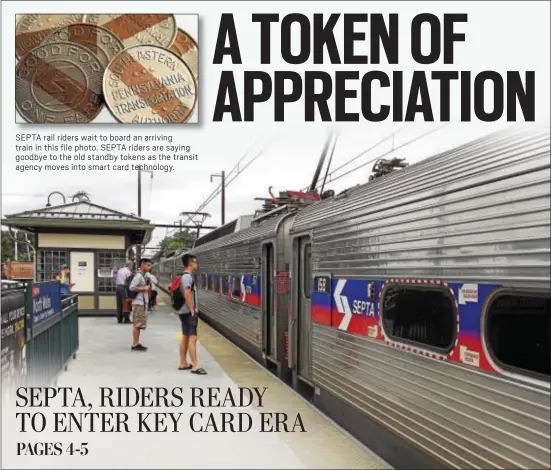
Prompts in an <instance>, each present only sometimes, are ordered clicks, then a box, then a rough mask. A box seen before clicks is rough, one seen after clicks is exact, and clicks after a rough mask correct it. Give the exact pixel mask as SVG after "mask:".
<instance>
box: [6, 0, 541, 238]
mask: <svg viewBox="0 0 551 470" xmlns="http://www.w3.org/2000/svg"><path fill="white" fill-rule="evenodd" d="M77 3H80V2H75V5H76V4H77ZM84 3H86V7H87V8H89V9H90V11H88V12H86V13H105V12H104V11H103V10H101V8H104V6H103V5H102V3H103V2H97V3H94V4H92V3H89V2H83V4H84ZM138 3H139V2H134V3H132V2H125V8H126V11H127V12H128V13H131V12H133V11H136V12H137V9H139V8H140V6H139V5H138ZM63 5H64V3H63V2H55V3H54V2H46V1H44V2H41V10H42V12H44V13H46V12H65V13H67V12H66V11H64V10H63V9H64V8H65V6H63ZM297 5H299V4H298V3H297V2H292V3H291V2H286V3H278V2H231V8H228V7H229V6H230V3H228V2H219V3H216V2H162V3H161V2H159V4H158V5H157V7H158V10H159V11H158V12H159V13H161V12H170V13H178V12H181V13H190V12H195V13H198V14H199V17H200V24H199V50H200V51H201V55H200V67H199V69H200V72H199V74H200V77H201V78H200V88H199V90H200V98H199V103H200V108H199V121H200V124H198V125H186V126H163V125H152V126H131V125H122V124H111V125H108V124H96V125H84V126H48V127H46V126H41V127H39V128H37V127H36V126H31V125H22V124H16V123H15V116H14V114H15V113H13V114H12V113H10V112H6V111H3V113H2V149H3V152H2V212H3V215H5V214H10V213H14V212H18V211H23V210H29V209H34V208H41V207H44V206H45V204H46V198H47V195H48V194H49V193H50V192H51V191H56V190H57V191H61V192H63V193H65V194H66V195H67V196H69V195H72V194H74V193H75V192H76V191H79V190H83V191H86V192H88V193H89V194H90V197H91V200H92V201H93V202H95V203H97V204H100V205H103V206H107V207H110V208H113V209H116V210H120V211H124V212H129V213H132V212H133V213H136V212H137V172H128V173H121V174H114V173H100V172H96V173H93V172H85V173H84V172H83V173H75V172H67V173H63V172H62V173H40V174H24V173H19V172H17V171H16V170H15V163H14V161H13V158H12V157H11V156H12V155H13V154H14V145H15V140H14V136H15V134H16V133H18V132H35V131H37V130H39V131H40V132H43V133H50V132H58V133H59V132H66V133H69V134H75V135H76V134H82V133H90V132H91V133H105V134H128V133H130V132H131V133H140V134H142V135H145V134H150V135H151V134H154V133H167V134H170V135H172V136H173V138H174V141H173V143H182V144H187V145H191V146H192V148H193V151H194V152H196V153H197V154H198V155H199V161H197V162H182V163H179V164H177V165H178V167H177V171H174V172H173V173H155V175H154V177H153V179H152V180H151V179H150V177H149V175H148V174H144V175H143V182H142V188H143V197H142V201H143V204H142V216H143V217H145V218H147V219H149V220H151V221H152V222H153V223H163V224H166V223H173V222H176V221H178V220H179V217H178V214H179V213H180V212H182V211H194V210H196V209H197V207H198V206H199V205H200V204H201V202H202V201H203V200H204V199H205V198H206V197H207V196H208V195H209V194H210V193H211V192H212V191H213V190H214V188H215V187H216V185H217V184H218V180H215V182H214V183H211V182H210V179H209V177H210V174H212V173H217V172H220V171H221V170H225V171H226V172H229V171H230V170H231V169H232V168H233V166H234V165H235V164H236V163H237V161H238V160H239V159H240V158H241V157H242V156H243V155H244V154H245V153H246V151H247V150H248V149H249V147H251V146H254V148H253V152H252V153H251V156H254V155H255V151H260V150H264V152H263V154H262V155H261V156H260V157H259V158H258V159H257V160H256V161H255V162H254V163H253V164H252V165H251V166H250V167H249V168H247V169H246V170H245V171H244V172H243V173H242V174H241V175H240V176H239V177H238V178H237V179H235V181H233V182H232V183H231V184H230V185H229V186H228V188H227V191H226V197H227V202H226V211H227V213H226V221H230V220H231V219H233V218H235V217H237V216H238V215H241V214H250V213H253V212H254V210H255V209H256V208H258V207H260V205H261V202H260V201H254V198H255V197H268V187H269V186H273V188H274V191H275V192H276V194H277V192H278V191H280V190H286V189H291V190H296V189H300V188H304V187H305V186H307V185H308V184H309V183H310V181H311V179H312V176H313V174H314V171H315V168H316V164H317V162H318V159H319V157H320V152H321V150H322V148H323V145H324V141H325V138H326V134H327V131H328V127H327V125H325V124H319V123H318V124H305V123H304V122H303V120H304V117H303V110H304V102H303V101H301V102H299V103H295V104H292V105H289V107H288V109H289V111H288V113H287V114H286V123H285V124H277V125H276V124H274V123H273V100H271V101H270V102H269V103H265V104H262V105H260V106H258V107H257V110H256V112H255V122H253V123H232V122H229V121H225V122H222V123H213V122H212V116H213V110H214V105H215V101H216V95H217V91H218V86H219V81H220V73H221V72H222V71H223V70H229V69H233V70H234V71H235V77H236V84H237V86H238V90H239V96H240V98H242V96H243V93H242V87H243V79H242V77H243V75H242V71H243V70H266V71H268V72H270V73H271V72H273V71H274V70H296V71H298V72H300V73H302V72H304V71H305V70H325V71H328V72H330V73H332V72H333V71H334V70H336V69H341V70H342V69H352V70H359V71H360V73H361V74H363V73H365V72H366V71H367V70H370V69H372V68H373V67H372V66H371V65H367V66H334V65H331V64H329V63H325V64H323V65H313V64H312V63H311V61H310V62H308V63H306V64H304V65H301V66H291V65H289V64H286V63H284V62H283V61H282V59H281V58H280V54H279V33H278V32H277V28H274V35H273V39H272V57H273V60H272V63H271V64H270V65H263V64H261V63H260V59H259V43H258V41H257V39H258V35H259V34H258V32H259V28H258V24H253V23H252V22H251V13H253V12H254V13H256V12H258V13H261V12H273V11H277V12H280V14H281V15H282V16H283V15H284V14H285V13H290V12H294V11H297V8H298V9H299V10H300V11H301V12H303V13H305V14H308V15H310V14H312V13H313V12H324V11H325V13H329V12H333V10H334V8H335V7H334V5H335V3H334V2H325V3H324V2H302V3H300V8H299V7H297ZM338 5H339V7H338V10H339V11H340V12H343V13H344V12H355V13H357V12H358V10H362V11H365V8H363V7H359V6H361V5H362V3H360V2H344V1H343V2H339V4H338ZM495 6H496V3H494V2H464V3H455V2H425V3H423V2H399V3H393V2H369V10H370V11H374V12H381V13H390V12H398V13H399V14H400V38H401V39H402V40H403V43H401V48H400V51H401V59H400V64H399V66H392V67H390V66H388V64H385V63H383V64H380V65H377V68H378V69H380V70H383V71H386V72H390V70H391V69H393V70H395V69H399V70H404V71H405V76H404V77H405V82H406V83H407V80H408V74H411V72H412V71H413V70H426V71H430V70H450V69H453V70H470V71H472V72H473V74H475V73H479V72H480V71H483V70H496V71H498V72H500V73H502V74H506V72H507V71H508V70H520V71H526V70H535V71H536V86H537V89H536V93H537V105H536V119H537V122H539V123H540V124H541V123H544V122H546V123H548V122H549V102H550V99H549V83H550V81H549V64H550V61H549V56H550V46H549V41H548V38H549V4H548V3H546V2H536V3H530V2H525V4H523V7H522V8H520V9H519V3H515V2H504V3H500V4H499V9H500V14H499V20H498V21H496V18H497V17H496V12H495ZM32 10H33V3H32V2H2V14H3V18H7V17H9V15H14V14H15V13H16V12H17V13H23V12H25V11H26V12H32V13H34V11H32ZM230 10H231V11H233V12H234V14H235V22H236V26H237V30H238V37H239V41H240V48H241V55H242V58H243V65H232V64H231V63H229V62H228V60H226V61H225V62H224V64H222V65H213V64H212V58H213V52H214V49H215V44H216V38H217V34H218V26H219V21H220V14H221V13H222V12H223V11H230ZM424 11H430V12H434V13H436V14H442V13H444V12H453V13H457V12H466V13H468V15H469V23H468V24H466V25H462V26H461V28H459V27H458V29H460V30H461V31H462V32H465V34H466V37H467V40H466V42H464V43H461V44H460V45H456V53H455V56H454V59H455V63H454V64H453V65H443V64H442V62H441V61H440V62H438V63H437V64H434V65H430V66H420V65H419V64H415V63H414V62H412V60H411V58H410V57H408V55H407V52H408V45H407V38H408V37H409V31H408V30H407V28H408V27H409V23H410V22H411V19H412V18H413V16H414V15H416V14H419V13H421V12H424ZM2 29H3V31H2V37H3V42H2V61H3V62H2V65H3V67H2V73H3V76H2V102H3V108H4V109H14V108H15V103H14V93H13V90H14V74H13V66H14V65H15V59H14V58H13V50H14V43H13V37H14V23H12V22H9V21H5V20H4V19H3V24H2ZM357 29H358V30H362V31H363V30H366V31H368V29H367V27H366V26H365V27H360V26H358V28H357ZM511 31H514V32H515V33H514V34H511ZM335 34H336V37H337V38H342V21H340V22H339V24H338V25H337V27H336V28H335ZM293 39H294V41H296V39H297V37H294V38H293ZM293 46H294V48H295V50H296V47H295V46H296V42H293ZM338 47H339V48H340V50H341V53H342V43H341V40H340V39H339V41H338ZM360 48H361V46H360ZM359 52H362V51H361V50H360V51H359ZM326 57H327V56H326ZM409 76H410V75H409ZM437 87H438V86H437V84H434V85H432V86H431V94H432V97H436V96H437V95H438V88H437ZM406 97H407V92H406ZM451 100H452V103H453V107H454V108H455V109H458V107H459V102H460V98H459V96H458V94H457V88H454V89H452V93H451ZM388 101H389V91H388V90H387V91H384V90H383V91H382V92H381V93H380V94H378V95H377V97H376V103H375V105H378V104H382V103H387V102H388ZM359 103H360V101H359V100H357V101H356V103H355V104H352V105H351V106H350V107H347V111H355V110H356V111H357V108H358V106H359ZM438 107H439V102H438V100H437V99H435V100H434V101H433V109H434V112H435V116H436V117H438ZM330 108H331V109H332V107H330ZM452 116H453V117H454V118H455V117H457V114H456V113H453V114H452ZM440 125H441V124H439V123H422V122H420V123H415V124H406V126H405V127H404V124H403V123H396V124H394V123H387V122H384V123H380V124H370V123H366V122H362V123H357V124H344V125H342V126H341V127H340V130H341V133H340V136H339V140H338V142H337V146H336V149H335V154H334V158H333V163H332V167H333V168H336V167H338V166H340V165H342V164H343V163H344V162H345V161H347V160H349V159H351V158H353V157H355V156H356V155H358V154H359V153H360V152H363V151H365V150H367V149H369V148H370V147H371V146H373V145H374V144H375V143H376V142H378V141H379V140H381V139H383V138H384V137H386V136H389V135H390V134H392V133H393V132H395V133H396V134H395V138H394V147H398V146H400V145H402V144H404V143H406V142H408V141H410V140H411V139H414V138H415V137H417V136H420V135H422V134H424V133H426V132H427V131H429V130H431V129H435V128H437V127H439V126H440ZM506 125H507V124H506V123H504V122H503V121H501V122H499V123H496V124H483V123H479V122H474V123H462V124H457V125H448V126H447V127H446V128H444V129H442V130H439V131H437V132H435V133H433V134H431V135H429V136H427V137H425V138H423V139H420V140H419V141H417V142H415V143H414V144H411V145H408V146H405V147H403V148H401V149H399V150H397V151H396V152H395V153H393V154H392V155H391V156H398V157H405V158H407V160H408V161H409V162H410V163H415V162H417V161H419V160H421V159H423V158H426V157H430V156H432V155H434V154H435V153H438V152H441V151H444V150H447V149H449V148H451V147H454V146H457V145H460V144H462V143H464V142H467V141H470V140H473V139H476V138H477V137H480V136H481V135H484V134H486V133H489V132H491V131H493V130H496V129H498V128H503V127H504V126H506ZM270 141H271V144H270V145H268V146H265V143H266V142H270ZM392 145H393V142H392V139H389V140H388V141H387V142H385V143H384V144H382V145H381V146H379V147H378V148H376V149H374V150H373V151H371V152H369V153H368V154H366V155H364V156H363V157H362V158H359V159H358V160H357V161H355V162H354V163H352V164H351V165H349V166H348V167H346V168H344V169H343V170H341V172H342V171H348V170H350V169H353V168H355V167H356V166H357V165H359V164H361V163H364V162H366V161H368V160H371V159H374V158H376V157H377V156H378V155H381V154H383V153H385V152H387V151H388V150H390V149H391V148H392ZM247 161H248V160H247V159H246V160H245V161H244V162H243V164H246V163H247ZM372 165H373V164H372V163H371V164H369V165H367V166H366V167H364V168H363V169H362V170H359V171H356V172H354V173H352V174H350V175H349V176H347V177H344V178H341V179H339V180H338V181H335V182H334V183H328V184H327V188H328V189H334V190H335V191H339V190H342V189H344V188H346V187H349V186H352V185H355V184H358V183H360V184H361V183H364V182H366V181H367V179H368V177H369V174H370V171H371V167H372ZM337 174H338V173H337ZM57 202H61V201H60V199H59V197H56V196H54V197H53V198H52V203H57ZM204 210H205V211H207V212H209V213H210V214H211V216H212V217H211V218H210V219H207V221H206V222H205V223H209V224H212V225H219V223H220V198H219V197H218V198H216V199H215V200H214V201H212V202H211V204H210V205H209V206H208V207H206V208H205V209H204ZM164 234H165V230H164V229H157V230H156V231H155V233H154V240H153V243H152V245H155V244H157V243H158V242H159V241H160V240H161V239H162V237H163V236H164Z"/></svg>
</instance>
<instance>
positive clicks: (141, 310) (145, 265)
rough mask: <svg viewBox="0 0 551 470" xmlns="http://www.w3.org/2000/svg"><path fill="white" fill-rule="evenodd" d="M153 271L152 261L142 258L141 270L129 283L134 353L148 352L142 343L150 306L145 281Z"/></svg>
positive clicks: (147, 287)
mask: <svg viewBox="0 0 551 470" xmlns="http://www.w3.org/2000/svg"><path fill="white" fill-rule="evenodd" d="M149 271H151V260H150V259H147V258H142V259H141V260H140V269H139V270H138V271H137V272H136V273H135V274H134V275H133V276H129V278H128V280H127V283H129V286H128V297H129V298H131V299H132V323H133V328H132V348H131V350H132V351H147V348H146V347H145V346H144V345H143V344H141V343H140V332H141V330H145V329H146V327H147V306H148V304H149V286H148V285H147V284H148V283H147V281H146V279H145V275H146V273H148V272H149Z"/></svg>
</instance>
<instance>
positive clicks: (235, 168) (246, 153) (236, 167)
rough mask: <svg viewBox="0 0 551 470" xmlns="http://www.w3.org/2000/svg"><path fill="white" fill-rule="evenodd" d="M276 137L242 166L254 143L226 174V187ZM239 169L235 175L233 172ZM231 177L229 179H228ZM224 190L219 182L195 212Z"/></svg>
mask: <svg viewBox="0 0 551 470" xmlns="http://www.w3.org/2000/svg"><path fill="white" fill-rule="evenodd" d="M274 139H275V137H272V138H271V139H269V140H268V142H267V143H266V144H265V145H264V146H263V147H262V149H261V150H260V151H259V152H257V153H256V155H255V156H254V157H253V158H251V159H250V160H249V161H248V162H246V163H245V165H244V166H243V167H241V168H240V165H241V163H242V162H243V160H245V158H246V157H247V156H248V155H249V154H250V153H251V151H252V149H253V148H254V144H253V145H251V146H250V147H249V149H248V150H247V151H246V152H245V154H244V155H243V156H242V157H241V158H240V159H239V160H238V162H237V163H236V164H235V166H234V167H233V168H232V169H231V170H230V172H229V173H227V175H226V182H225V187H226V188H227V187H228V186H229V185H230V184H231V183H232V182H233V181H234V180H235V179H236V178H237V177H238V176H239V175H240V174H242V173H243V172H244V171H245V170H246V169H247V168H249V166H250V165H251V164H252V163H253V162H254V161H256V160H257V159H258V158H259V157H260V156H261V155H262V154H263V153H264V151H265V150H266V148H268V146H269V145H270V144H271V143H272V141H273V140H274ZM235 171H237V173H236V174H235V175H233V177H232V174H233V173H234V172H235ZM228 178H229V179H228ZM221 190H222V183H219V184H218V186H217V187H216V188H215V189H214V191H213V192H212V193H210V195H209V196H207V198H206V199H205V200H204V201H203V202H202V203H201V204H200V205H199V207H198V208H197V209H196V210H195V212H201V211H202V210H203V209H204V208H205V207H206V206H207V205H208V204H210V203H211V202H212V201H213V200H214V199H215V198H216V197H217V196H218V195H219V194H220V192H221ZM192 218H193V215H190V216H188V217H187V219H186V220H185V221H184V222H182V225H187V224H188V223H189V222H190V221H191V220H192ZM176 230H177V229H176V228H175V230H173V231H172V232H171V234H173V233H175V231H176Z"/></svg>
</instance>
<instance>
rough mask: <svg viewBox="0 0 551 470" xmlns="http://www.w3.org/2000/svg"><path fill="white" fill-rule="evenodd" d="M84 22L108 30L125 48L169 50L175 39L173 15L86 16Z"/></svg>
mask: <svg viewBox="0 0 551 470" xmlns="http://www.w3.org/2000/svg"><path fill="white" fill-rule="evenodd" d="M85 22H86V23H92V24H95V25H99V26H103V27H104V28H106V29H108V30H109V31H111V32H112V33H113V34H115V36H117V37H118V38H119V39H120V40H121V41H122V43H123V45H124V47H125V48H126V47H132V46H137V45H139V44H151V45H155V46H162V47H166V48H169V47H170V46H171V45H172V43H173V42H174V38H175V37H176V20H175V19H174V15H167V14H158V15H130V14H129V15H86V17H85Z"/></svg>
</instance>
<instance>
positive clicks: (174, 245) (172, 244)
mask: <svg viewBox="0 0 551 470" xmlns="http://www.w3.org/2000/svg"><path fill="white" fill-rule="evenodd" d="M196 236H197V235H196V233H193V232H190V231H189V230H182V231H181V232H176V233H175V234H174V235H172V236H170V237H165V238H163V240H162V241H161V243H159V246H158V248H159V250H158V251H157V253H155V255H154V256H153V262H156V261H159V260H160V259H161V258H164V257H165V256H167V255H168V254H170V253H172V252H173V251H176V250H180V249H184V248H191V247H192V246H193V243H194V242H195V239H196Z"/></svg>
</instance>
